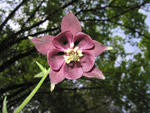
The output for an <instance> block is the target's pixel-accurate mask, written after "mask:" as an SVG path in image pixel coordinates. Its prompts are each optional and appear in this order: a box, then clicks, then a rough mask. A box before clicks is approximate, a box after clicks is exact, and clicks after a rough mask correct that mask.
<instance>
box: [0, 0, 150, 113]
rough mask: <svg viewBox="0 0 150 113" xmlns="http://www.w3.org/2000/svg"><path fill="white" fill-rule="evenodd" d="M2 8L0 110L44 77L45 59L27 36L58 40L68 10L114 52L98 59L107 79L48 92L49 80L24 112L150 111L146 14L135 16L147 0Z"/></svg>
mask: <svg viewBox="0 0 150 113" xmlns="http://www.w3.org/2000/svg"><path fill="white" fill-rule="evenodd" d="M0 4H2V5H1V8H0V59H1V60H0V83H1V86H0V95H1V96H0V108H2V103H3V98H4V97H5V96H7V97H8V99H7V101H8V103H7V109H8V112H13V111H14V109H16V108H17V107H18V106H19V103H21V102H22V101H23V100H24V99H25V98H26V97H27V95H28V94H29V93H30V92H31V90H32V89H33V88H34V87H35V85H36V84H37V83H38V81H39V79H36V78H35V77H43V71H42V72H41V69H42V70H45V68H44V67H41V65H44V66H45V67H46V68H48V67H49V66H48V63H47V58H46V56H44V55H42V54H40V53H38V52H37V51H36V50H35V47H34V46H33V44H32V43H31V42H30V41H29V40H28V38H27V37H28V36H32V37H40V36H43V35H53V36H56V35H57V34H59V33H60V25H61V19H62V18H63V16H64V15H66V13H68V12H69V11H70V10H71V11H72V12H73V13H74V14H75V15H76V16H77V17H78V19H79V20H80V22H81V25H82V31H83V32H85V33H86V34H88V35H89V36H90V37H91V38H92V39H94V40H97V41H99V42H101V43H102V44H104V45H106V46H112V47H113V48H114V49H113V50H112V51H106V52H105V53H103V54H101V55H100V56H99V57H97V58H96V66H97V67H98V68H99V69H101V70H102V72H103V73H104V75H105V77H106V79H105V80H99V79H95V78H92V79H89V78H86V77H82V78H81V79H78V80H75V81H71V80H65V81H63V82H61V83H59V84H58V85H57V86H56V89H55V90H54V92H53V93H50V81H49V79H48V77H47V79H46V80H45V82H44V84H43V85H42V87H41V88H40V90H39V91H38V92H37V95H35V97H34V98H33V99H32V100H31V102H29V103H28V105H27V106H26V107H25V108H24V109H23V112H25V113H26V112H27V113H28V112H33V113H34V112H35V113H37V112H42V113H44V112H45V113H46V112H51V113H60V112H61V113H68V112H70V113H93V112H95V113H123V112H129V113H149V112H150V102H149V100H150V75H149V73H150V70H149V69H150V52H149V50H150V32H149V31H148V26H147V23H145V20H146V18H147V16H146V15H144V14H143V13H140V12H139V9H140V10H143V11H145V12H147V13H149V7H148V5H149V1H148V0H66V1H63V0H36V1H35V0H19V2H18V0H14V1H11V0H1V1H0ZM17 7H18V9H17V10H14V9H16V8H17ZM10 14H11V15H10ZM7 17H9V18H8V19H7ZM5 21H6V23H4V22H5ZM35 61H37V62H40V63H41V65H40V64H39V67H40V68H38V67H37V65H36V64H35ZM37 73H38V74H37ZM36 74H37V75H36ZM33 75H36V76H33Z"/></svg>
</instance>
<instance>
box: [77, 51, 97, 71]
mask: <svg viewBox="0 0 150 113" xmlns="http://www.w3.org/2000/svg"><path fill="white" fill-rule="evenodd" d="M94 62H95V56H94V55H93V54H90V53H88V52H84V53H83V57H81V58H80V63H81V66H82V69H83V71H84V72H88V71H90V70H91V69H92V67H93V66H94Z"/></svg>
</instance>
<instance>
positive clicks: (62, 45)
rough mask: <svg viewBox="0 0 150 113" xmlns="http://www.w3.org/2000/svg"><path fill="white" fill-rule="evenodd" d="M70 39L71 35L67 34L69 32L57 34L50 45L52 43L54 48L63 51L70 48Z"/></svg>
mask: <svg viewBox="0 0 150 113" xmlns="http://www.w3.org/2000/svg"><path fill="white" fill-rule="evenodd" d="M72 38H73V36H72V33H71V32H69V31H66V32H63V33H60V34H58V35H57V36H56V37H55V38H54V40H53V41H52V43H53V45H54V46H55V47H56V48H58V49H60V50H62V51H64V50H66V49H68V48H70V44H71V42H72Z"/></svg>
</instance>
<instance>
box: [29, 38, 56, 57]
mask: <svg viewBox="0 0 150 113" xmlns="http://www.w3.org/2000/svg"><path fill="white" fill-rule="evenodd" d="M54 38H55V37H54V36H49V35H47V36H44V37H41V38H31V39H30V40H31V41H32V42H33V43H34V45H35V47H36V49H37V50H38V51H39V52H40V53H42V54H44V55H47V52H48V51H49V50H50V49H52V48H54V46H53V44H52V40H53V39H54Z"/></svg>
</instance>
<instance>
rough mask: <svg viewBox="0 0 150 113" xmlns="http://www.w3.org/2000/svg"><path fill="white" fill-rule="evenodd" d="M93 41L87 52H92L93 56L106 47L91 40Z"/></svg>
mask: <svg viewBox="0 0 150 113" xmlns="http://www.w3.org/2000/svg"><path fill="white" fill-rule="evenodd" d="M93 42H94V45H95V46H94V47H93V48H92V49H89V50H88V52H90V53H92V54H94V55H95V56H99V55H100V54H102V53H103V52H104V51H105V50H106V49H107V47H106V46H104V45H103V44H101V43H99V42H98V41H95V40H93Z"/></svg>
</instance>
